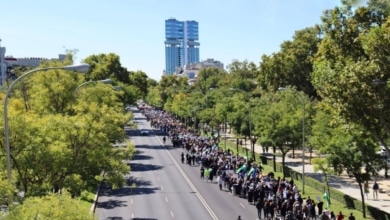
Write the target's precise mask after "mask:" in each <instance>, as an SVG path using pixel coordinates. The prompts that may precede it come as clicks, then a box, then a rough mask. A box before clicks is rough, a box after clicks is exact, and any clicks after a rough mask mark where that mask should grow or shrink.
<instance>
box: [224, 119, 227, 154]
mask: <svg viewBox="0 0 390 220" xmlns="http://www.w3.org/2000/svg"><path fill="white" fill-rule="evenodd" d="M223 128H224V130H225V132H224V133H225V143H224V145H225V146H224V147H225V149H224V151H226V132H227V129H226V116H225V117H224V124H223Z"/></svg>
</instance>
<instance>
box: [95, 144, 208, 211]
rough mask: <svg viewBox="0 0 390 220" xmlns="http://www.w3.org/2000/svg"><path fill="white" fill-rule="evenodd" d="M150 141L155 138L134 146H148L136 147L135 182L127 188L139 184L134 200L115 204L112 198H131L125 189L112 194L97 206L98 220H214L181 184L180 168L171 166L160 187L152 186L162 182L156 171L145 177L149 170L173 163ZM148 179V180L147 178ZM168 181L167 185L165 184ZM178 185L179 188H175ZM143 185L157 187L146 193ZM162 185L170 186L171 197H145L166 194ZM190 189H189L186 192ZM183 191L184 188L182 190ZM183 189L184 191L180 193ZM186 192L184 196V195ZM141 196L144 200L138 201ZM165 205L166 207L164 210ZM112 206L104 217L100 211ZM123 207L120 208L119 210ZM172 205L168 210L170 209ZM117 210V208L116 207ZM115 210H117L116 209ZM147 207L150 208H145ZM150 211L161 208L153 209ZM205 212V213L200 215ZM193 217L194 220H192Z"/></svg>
mask: <svg viewBox="0 0 390 220" xmlns="http://www.w3.org/2000/svg"><path fill="white" fill-rule="evenodd" d="M150 140H156V139H155V138H148V137H136V138H135V140H134V142H136V143H137V142H139V143H147V144H146V145H137V153H136V154H135V155H134V159H133V160H132V164H131V166H132V175H131V177H132V179H131V180H130V181H129V183H128V185H129V186H131V184H132V182H134V183H136V184H137V187H136V188H135V189H132V198H130V199H128V200H126V199H125V200H123V199H122V200H120V199H118V200H117V201H115V204H113V203H114V202H113V197H114V198H115V197H117V196H123V195H128V193H126V191H127V192H128V190H129V186H127V187H126V189H123V188H122V189H118V190H114V191H111V194H110V195H107V196H106V197H107V198H106V197H104V195H102V197H101V198H100V199H99V201H100V203H99V204H98V210H97V213H98V214H99V219H113V218H118V219H124V218H127V217H131V218H148V219H154V218H156V219H157V218H158V219H170V218H176V219H212V218H211V217H210V214H208V213H207V212H206V211H205V208H204V207H203V206H202V204H199V203H200V202H199V200H198V199H197V198H196V197H194V196H193V195H191V193H192V192H191V190H190V189H188V183H185V182H184V183H182V182H180V181H178V180H180V179H183V177H182V176H175V175H178V172H177V167H173V166H171V167H172V168H173V169H170V170H171V172H169V173H168V174H166V173H165V172H163V173H162V176H165V177H166V178H164V177H163V178H162V180H163V181H162V182H163V184H162V185H161V186H160V187H157V185H159V184H157V183H154V184H150V183H153V182H154V181H155V179H157V180H158V181H159V177H158V176H159V175H157V174H156V172H157V171H156V170H161V169H156V170H154V171H153V172H154V173H155V174H153V175H150V174H148V175H146V174H147V173H148V172H147V171H148V170H152V169H154V168H155V167H156V164H167V166H170V165H172V164H173V163H172V160H167V158H168V157H167V156H166V155H163V154H162V153H161V152H158V151H161V150H162V151H164V150H165V151H166V149H165V148H163V147H162V146H155V142H153V141H152V142H151V141H150ZM158 155H159V156H160V157H161V159H163V160H164V161H163V162H158V161H156V160H155V158H157V157H158ZM140 160H144V161H145V162H146V163H144V162H140ZM150 164H153V165H150ZM138 172H140V173H142V174H141V175H137V173H138ZM145 176H147V177H145ZM166 180H168V182H166ZM172 180H173V181H172ZM165 182H166V183H165ZM174 184H176V185H174ZM140 185H155V186H154V187H152V189H153V190H150V189H148V190H147V189H146V187H143V186H140ZM163 185H166V186H168V187H167V188H168V189H167V193H168V194H169V195H164V194H167V193H162V196H158V195H156V196H153V195H147V196H145V194H149V193H151V194H158V192H159V191H163V190H164V187H163ZM185 186H187V188H185ZM183 187H184V188H183ZM181 188H183V189H181ZM182 192H184V194H183V193H182ZM137 195H140V196H141V197H139V198H138V197H137ZM148 197H156V198H152V199H148ZM164 202H165V204H166V205H165V206H164ZM107 203H110V204H111V207H110V208H112V211H106V212H104V213H102V212H101V210H100V208H103V207H101V206H102V205H101V204H107ZM119 204H120V207H118V206H119ZM168 204H169V207H168ZM196 204H198V205H196ZM113 206H114V207H113ZM115 206H116V207H115ZM145 207H147V208H145ZM151 207H158V208H157V209H156V208H151ZM201 210H203V211H201ZM191 216H192V217H191Z"/></svg>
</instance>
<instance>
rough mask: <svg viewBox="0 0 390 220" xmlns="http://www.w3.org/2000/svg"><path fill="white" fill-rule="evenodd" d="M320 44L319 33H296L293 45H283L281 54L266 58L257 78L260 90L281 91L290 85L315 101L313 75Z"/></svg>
mask: <svg viewBox="0 0 390 220" xmlns="http://www.w3.org/2000/svg"><path fill="white" fill-rule="evenodd" d="M319 42H320V38H319V32H318V29H317V28H316V27H310V28H305V29H303V30H299V31H296V32H295V35H294V37H293V40H292V41H285V42H283V43H282V44H281V51H280V52H277V53H274V54H272V55H270V56H267V55H263V56H262V58H261V63H260V67H259V69H260V74H259V76H258V78H257V80H258V82H259V86H260V87H261V88H262V89H264V90H270V91H277V90H278V88H279V87H280V86H288V85H289V86H293V87H296V88H297V90H300V91H304V92H305V93H306V94H308V95H309V96H310V97H315V96H316V93H315V90H314V88H313V85H312V84H311V82H310V74H311V72H312V70H313V58H314V56H315V54H316V52H317V50H318V48H317V47H318V43H319Z"/></svg>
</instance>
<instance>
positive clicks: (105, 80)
mask: <svg viewBox="0 0 390 220" xmlns="http://www.w3.org/2000/svg"><path fill="white" fill-rule="evenodd" d="M99 82H100V83H103V84H109V83H112V80H111V79H103V80H94V81H87V82H83V83H81V84H80V85H79V86H77V87H76V89H75V90H74V92H73V94H74V95H76V94H77V91H78V90H79V89H80V87H82V86H84V85H87V84H90V83H99Z"/></svg>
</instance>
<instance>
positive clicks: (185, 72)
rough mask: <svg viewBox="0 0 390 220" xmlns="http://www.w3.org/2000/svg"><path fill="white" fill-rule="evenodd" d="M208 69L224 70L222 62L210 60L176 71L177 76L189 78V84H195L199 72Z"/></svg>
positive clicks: (179, 68)
mask: <svg viewBox="0 0 390 220" xmlns="http://www.w3.org/2000/svg"><path fill="white" fill-rule="evenodd" d="M208 67H216V68H218V69H222V70H223V69H224V65H223V63H222V62H220V61H217V60H214V59H211V58H210V59H207V60H204V61H201V62H198V63H191V64H188V65H186V66H185V67H184V68H181V67H178V68H176V70H175V75H177V76H183V77H187V78H188V82H189V84H193V83H195V82H196V81H197V79H198V75H199V71H200V70H202V69H204V68H208Z"/></svg>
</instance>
